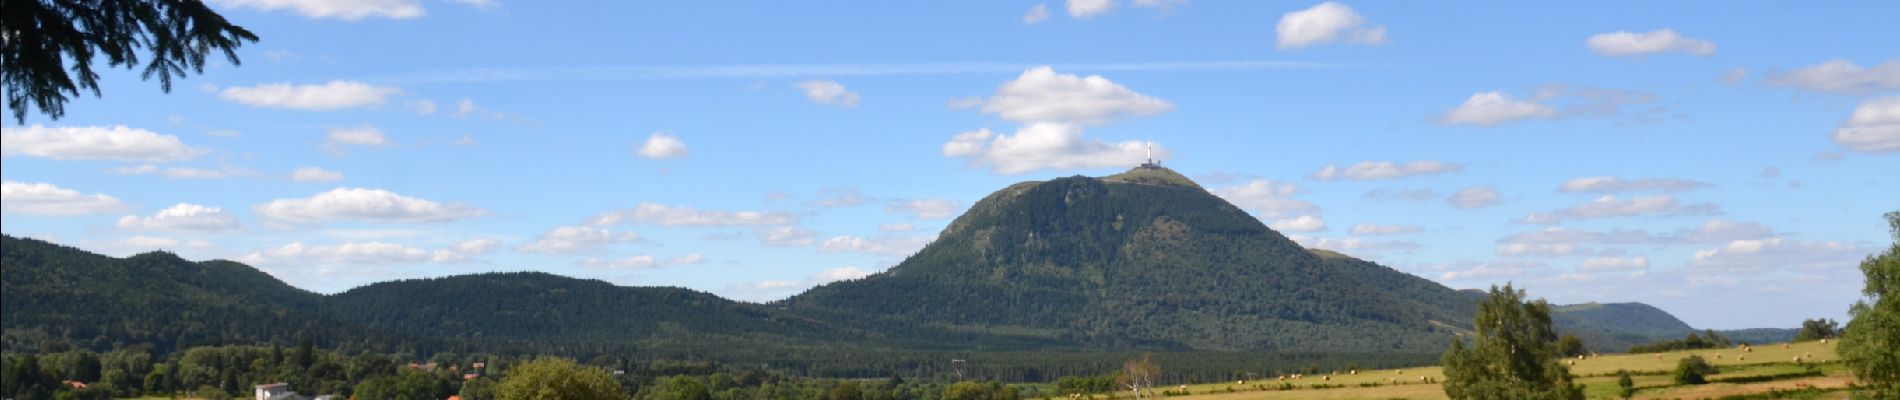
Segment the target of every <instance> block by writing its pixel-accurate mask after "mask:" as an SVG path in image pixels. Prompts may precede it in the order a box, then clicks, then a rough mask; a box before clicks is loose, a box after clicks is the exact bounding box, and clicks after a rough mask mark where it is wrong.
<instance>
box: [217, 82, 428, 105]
mask: <svg viewBox="0 0 1900 400" xmlns="http://www.w3.org/2000/svg"><path fill="white" fill-rule="evenodd" d="M398 93H402V90H401V89H397V88H394V87H388V86H376V85H371V84H367V83H362V82H350V81H330V82H329V83H324V84H320V85H316V84H312V85H292V84H289V83H268V84H262V85H257V86H233V87H228V88H224V90H222V91H219V92H218V97H221V98H224V99H225V100H230V101H234V102H237V103H238V104H243V105H247V106H251V107H264V108H285V109H292V110H305V111H332V110H341V109H345V108H356V107H369V106H379V105H382V104H383V102H384V101H386V100H388V98H389V97H391V96H395V95H396V94H398Z"/></svg>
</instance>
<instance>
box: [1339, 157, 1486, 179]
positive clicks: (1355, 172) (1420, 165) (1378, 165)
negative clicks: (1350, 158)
mask: <svg viewBox="0 0 1900 400" xmlns="http://www.w3.org/2000/svg"><path fill="white" fill-rule="evenodd" d="M1464 169H1465V166H1464V164H1458V163H1447V162H1442V161H1433V160H1418V161H1412V162H1407V163H1404V164H1396V163H1393V162H1390V161H1365V162H1361V163H1358V164H1353V165H1352V166H1349V167H1345V168H1340V167H1339V166H1338V165H1336V164H1326V167H1324V168H1320V169H1319V171H1318V172H1314V173H1313V178H1315V179H1321V180H1333V179H1351V180H1362V181H1363V180H1374V179H1399V178H1406V177H1413V176H1420V175H1437V174H1445V173H1452V172H1459V171H1463V170H1464Z"/></svg>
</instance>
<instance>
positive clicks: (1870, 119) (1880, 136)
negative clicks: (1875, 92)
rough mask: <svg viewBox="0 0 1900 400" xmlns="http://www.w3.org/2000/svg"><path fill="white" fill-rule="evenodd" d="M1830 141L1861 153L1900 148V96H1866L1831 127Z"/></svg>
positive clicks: (1899, 149)
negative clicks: (1831, 135)
mask: <svg viewBox="0 0 1900 400" xmlns="http://www.w3.org/2000/svg"><path fill="white" fill-rule="evenodd" d="M1833 139H1834V143H1835V144H1839V145H1841V147H1846V148H1847V149H1848V150H1853V151H1858V152H1862V153H1889V152H1894V151H1900V96H1896V97H1883V98H1875V99H1868V100H1867V101H1863V102H1861V103H1860V106H1859V107H1855V108H1854V115H1853V116H1850V117H1848V118H1847V122H1844V123H1842V124H1841V127H1840V129H1835V130H1834V135H1833Z"/></svg>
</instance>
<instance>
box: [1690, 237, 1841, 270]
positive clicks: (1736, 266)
mask: <svg viewBox="0 0 1900 400" xmlns="http://www.w3.org/2000/svg"><path fill="white" fill-rule="evenodd" d="M1874 250H1876V249H1873V248H1866V247H1862V246H1857V245H1853V244H1848V243H1841V242H1819V241H1805V240H1795V239H1785V238H1780V237H1775V238H1768V239H1755V240H1736V241H1732V242H1729V243H1728V244H1727V245H1723V246H1722V247H1718V248H1713V249H1707V250H1699V251H1696V252H1695V256H1694V258H1692V259H1690V260H1689V266H1690V267H1692V268H1708V269H1714V270H1729V271H1761V270H1768V269H1777V268H1790V267H1791V268H1852V267H1853V266H1855V265H1858V264H1859V263H1860V261H1861V259H1862V258H1863V257H1866V256H1867V255H1868V254H1870V253H1873V252H1874Z"/></svg>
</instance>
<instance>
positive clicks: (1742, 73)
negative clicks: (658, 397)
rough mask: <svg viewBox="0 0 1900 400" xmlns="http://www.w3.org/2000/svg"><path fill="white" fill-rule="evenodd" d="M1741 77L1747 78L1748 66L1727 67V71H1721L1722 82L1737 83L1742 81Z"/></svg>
mask: <svg viewBox="0 0 1900 400" xmlns="http://www.w3.org/2000/svg"><path fill="white" fill-rule="evenodd" d="M1743 79H1748V68H1742V67H1735V68H1729V70H1728V71H1727V72H1723V73H1722V83H1724V84H1728V85H1735V84H1739V83H1742V80H1743Z"/></svg>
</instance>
